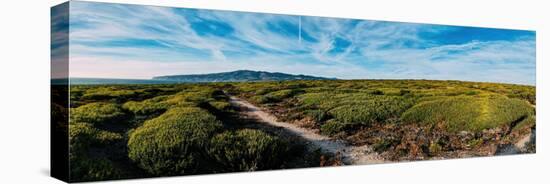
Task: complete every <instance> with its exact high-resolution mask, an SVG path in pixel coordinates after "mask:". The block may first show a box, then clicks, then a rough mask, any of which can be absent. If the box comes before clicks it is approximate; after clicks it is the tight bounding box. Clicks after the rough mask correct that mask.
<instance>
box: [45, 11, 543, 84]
mask: <svg viewBox="0 0 550 184" xmlns="http://www.w3.org/2000/svg"><path fill="white" fill-rule="evenodd" d="M69 16H70V18H69V21H68V22H67V24H62V23H56V22H55V20H54V21H53V22H52V25H65V26H66V27H69V30H68V34H69V41H68V43H69V45H70V47H69V56H68V57H69V61H70V76H71V77H93V78H125V79H148V78H151V77H154V76H161V75H176V74H201V73H214V72H226V71H233V70H242V69H247V70H261V71H270V72H284V73H290V74H306V75H314V76H323V77H336V78H340V79H437V80H466V81H482V82H503V83H516V84H528V85H535V78H536V77H535V66H536V60H535V32H534V31H523V30H508V29H490V28H474V27H459V26H444V25H431V24H414V23H401V22H386V21H372V20H355V19H341V18H326V17H312V16H295V15H280V14H261V13H246V12H232V11H213V10H198V9H187V8H170V7H156V6H138V5H122V4H108V3H91V2H80V1H71V4H70V15H69ZM52 28H53V27H52ZM52 35H54V34H53V33H52ZM52 38H53V36H52ZM56 49H59V50H60V49H66V47H63V46H54V43H52V57H55V56H54V55H55V54H54V53H56V52H55V50H56ZM59 55H62V54H59Z"/></svg>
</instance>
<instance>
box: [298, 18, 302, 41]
mask: <svg viewBox="0 0 550 184" xmlns="http://www.w3.org/2000/svg"><path fill="white" fill-rule="evenodd" d="M298 43H299V44H302V16H298Z"/></svg>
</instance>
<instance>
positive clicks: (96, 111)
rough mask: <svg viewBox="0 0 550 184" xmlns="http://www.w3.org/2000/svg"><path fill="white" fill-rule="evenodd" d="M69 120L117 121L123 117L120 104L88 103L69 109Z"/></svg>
mask: <svg viewBox="0 0 550 184" xmlns="http://www.w3.org/2000/svg"><path fill="white" fill-rule="evenodd" d="M69 113H70V115H69V117H70V121H71V122H86V123H92V124H105V123H118V121H122V120H123V119H124V117H125V113H124V111H123V110H122V108H121V107H120V105H118V104H115V103H106V102H95V103H89V104H86V105H83V106H80V107H77V108H72V109H71V110H70V111H69Z"/></svg>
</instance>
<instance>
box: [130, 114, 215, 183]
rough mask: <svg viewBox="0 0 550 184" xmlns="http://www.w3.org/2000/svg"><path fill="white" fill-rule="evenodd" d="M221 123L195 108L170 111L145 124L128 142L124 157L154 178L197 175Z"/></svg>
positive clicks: (134, 132) (133, 133)
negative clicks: (156, 176) (212, 137)
mask: <svg viewBox="0 0 550 184" xmlns="http://www.w3.org/2000/svg"><path fill="white" fill-rule="evenodd" d="M220 128H221V123H220V122H219V121H218V120H216V117H214V116H213V115H211V114H209V113H208V112H207V111H205V110H202V109H200V108H195V107H177V108H172V109H170V110H168V111H167V112H165V113H164V114H162V115H161V116H159V117H157V118H154V119H151V120H148V121H146V122H145V123H144V124H143V125H142V126H141V127H139V128H137V129H136V130H135V131H133V132H132V134H131V135H130V137H129V140H128V156H129V158H130V159H132V160H133V161H134V162H136V163H137V164H138V165H139V166H140V167H141V168H143V169H145V170H147V171H148V172H149V173H152V174H154V175H178V174H192V173H197V172H200V170H199V169H200V168H205V167H204V166H200V167H199V165H202V164H206V163H205V162H204V161H205V160H207V159H208V158H207V155H206V151H207V149H206V148H207V145H208V144H209V140H210V137H211V136H212V135H214V133H215V132H217V131H218V130H219V129H220Z"/></svg>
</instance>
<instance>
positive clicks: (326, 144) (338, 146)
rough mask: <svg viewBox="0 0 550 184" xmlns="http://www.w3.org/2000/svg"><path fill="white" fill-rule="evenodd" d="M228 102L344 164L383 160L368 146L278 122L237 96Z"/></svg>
mask: <svg viewBox="0 0 550 184" xmlns="http://www.w3.org/2000/svg"><path fill="white" fill-rule="evenodd" d="M229 102H230V103H231V104H232V105H233V106H235V107H239V108H240V109H242V113H244V114H245V115H247V116H249V117H253V118H255V119H257V120H259V121H261V122H264V123H267V124H269V125H272V126H276V127H282V128H284V129H285V130H286V131H288V132H290V133H292V134H294V135H296V136H299V137H301V138H303V139H305V140H307V141H309V142H310V143H311V144H309V145H310V146H313V147H314V148H320V149H321V150H322V151H324V152H329V153H333V154H337V155H338V154H339V155H340V156H341V157H342V160H343V162H344V164H346V165H357V164H374V163H382V162H384V161H383V159H382V158H380V157H379V156H378V154H377V153H376V152H374V151H372V149H371V148H370V147H368V146H350V145H347V144H346V143H345V142H343V141H340V140H333V139H331V138H330V137H327V136H324V135H320V134H317V133H315V132H313V131H312V130H309V129H305V128H301V127H298V126H296V125H293V124H290V123H285V122H279V121H277V118H276V117H275V116H273V115H271V114H269V113H267V112H265V111H263V110H262V109H260V108H259V107H257V106H255V105H253V104H251V103H249V102H247V101H245V100H242V99H240V98H237V97H233V96H232V97H230V100H229Z"/></svg>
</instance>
